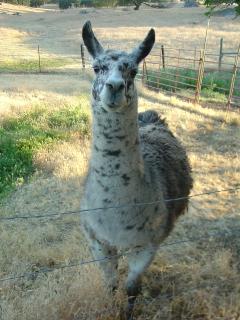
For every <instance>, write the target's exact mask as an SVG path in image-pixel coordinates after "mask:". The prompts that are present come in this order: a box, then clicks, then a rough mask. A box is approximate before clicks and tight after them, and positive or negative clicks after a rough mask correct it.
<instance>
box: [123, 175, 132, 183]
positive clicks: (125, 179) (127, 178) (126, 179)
mask: <svg viewBox="0 0 240 320" xmlns="http://www.w3.org/2000/svg"><path fill="white" fill-rule="evenodd" d="M122 178H123V180H124V181H125V182H128V181H129V180H131V178H130V177H129V176H128V175H126V174H125V173H124V174H123V175H122Z"/></svg>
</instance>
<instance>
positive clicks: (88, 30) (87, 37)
mask: <svg viewBox="0 0 240 320" xmlns="http://www.w3.org/2000/svg"><path fill="white" fill-rule="evenodd" d="M82 38H83V42H84V44H85V46H86V47H87V49H88V52H89V53H90V55H91V56H92V57H93V58H96V57H97V56H98V55H99V54H101V53H102V52H103V51H104V50H103V47H102V46H101V44H100V43H99V42H98V40H97V38H96V37H95V35H94V33H93V31H92V25H91V22H90V21H87V22H85V24H84V26H83V28H82Z"/></svg>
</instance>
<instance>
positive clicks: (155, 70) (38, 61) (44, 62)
mask: <svg viewBox="0 0 240 320" xmlns="http://www.w3.org/2000/svg"><path fill="white" fill-rule="evenodd" d="M206 33H207V32H206ZM206 39H207V35H206V37H205V43H204V49H202V50H200V49H197V48H195V49H186V48H184V47H182V48H178V47H174V46H168V45H165V44H162V43H161V44H160V43H156V45H155V47H154V48H153V50H152V52H151V53H150V54H149V55H148V57H147V58H146V59H145V60H144V63H143V64H142V66H140V68H139V75H140V78H141V80H142V83H143V85H144V86H146V87H148V88H149V89H153V90H158V91H159V90H164V91H165V92H167V93H168V94H174V95H178V96H180V97H182V98H185V99H188V100H190V101H193V102H194V103H198V102H199V101H201V99H202V98H204V97H206V98H209V99H211V96H213V99H215V98H214V97H215V96H216V95H217V94H220V96H219V99H220V100H219V101H222V102H221V103H225V104H226V107H227V110H229V108H230V106H238V107H239V106H240V90H239V83H240V67H239V66H238V65H237V64H236V61H237V60H238V59H239V57H240V53H239V50H236V51H235V50H231V52H225V51H223V49H221V50H218V51H219V52H218V53H213V52H212V51H210V50H209V49H208V47H207V44H206ZM34 46H35V47H33V46H32V48H31V52H30V55H29V56H28V57H26V54H25V53H24V51H23V50H22V49H21V48H22V47H23V46H19V50H15V51H14V52H13V54H11V53H8V52H9V48H7V50H6V47H4V46H3V45H0V53H1V52H2V53H3V54H1V57H0V72H17V73H19V72H20V73H25V72H30V73H31V72H32V73H57V74H61V73H66V72H67V73H71V72H74V73H76V72H82V71H84V70H85V69H86V68H87V67H89V66H90V64H91V60H90V57H89V55H88V52H87V50H86V49H85V47H84V45H83V44H80V46H79V52H78V53H76V52H75V53H74V54H59V55H58V54H51V53H49V54H48V53H44V52H43V51H42V50H41V48H40V45H39V44H37V43H36V44H34ZM220 46H221V44H220ZM16 51H17V54H16ZM230 53H231V54H230ZM223 57H226V59H225V60H224V61H223ZM16 58H18V59H16ZM154 79H155V80H156V81H154ZM137 80H140V79H139V77H138V78H137ZM204 90H205V91H204Z"/></svg>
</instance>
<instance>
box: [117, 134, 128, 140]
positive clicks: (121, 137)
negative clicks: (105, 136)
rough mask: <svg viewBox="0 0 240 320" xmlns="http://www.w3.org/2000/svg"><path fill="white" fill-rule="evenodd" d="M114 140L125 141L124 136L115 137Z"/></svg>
mask: <svg viewBox="0 0 240 320" xmlns="http://www.w3.org/2000/svg"><path fill="white" fill-rule="evenodd" d="M115 138H117V139H119V140H123V139H125V138H126V136H124V135H123V136H116V137H115Z"/></svg>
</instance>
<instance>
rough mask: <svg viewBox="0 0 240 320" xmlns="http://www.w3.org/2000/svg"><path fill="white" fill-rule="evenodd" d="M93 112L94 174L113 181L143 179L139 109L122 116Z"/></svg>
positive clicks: (131, 109) (128, 109) (92, 164)
mask: <svg viewBox="0 0 240 320" xmlns="http://www.w3.org/2000/svg"><path fill="white" fill-rule="evenodd" d="M93 107H94V106H93ZM93 110H94V114H93V143H92V158H91V166H92V169H93V171H94V170H95V173H96V174H97V175H98V174H99V175H101V176H105V175H107V176H109V177H113V176H117V175H120V174H122V175H124V177H125V176H126V177H130V176H131V177H133V175H138V173H139V175H140V173H141V168H142V158H141V153H140V147H139V134H138V120H137V107H136V105H135V106H129V107H128V108H127V110H125V111H124V112H121V113H117V112H106V111H104V110H103V109H102V108H101V107H100V108H96V107H94V109H93ZM126 180H127V179H126ZM125 182H126V183H127V181H125Z"/></svg>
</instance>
